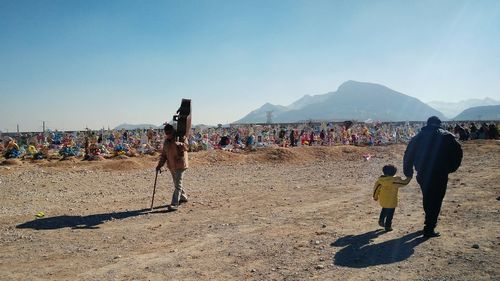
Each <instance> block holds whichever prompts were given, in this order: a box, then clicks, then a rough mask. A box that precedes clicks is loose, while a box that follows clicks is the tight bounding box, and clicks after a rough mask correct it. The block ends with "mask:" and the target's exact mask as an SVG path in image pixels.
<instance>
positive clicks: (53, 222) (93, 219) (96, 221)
mask: <svg viewBox="0 0 500 281" xmlns="http://www.w3.org/2000/svg"><path fill="white" fill-rule="evenodd" d="M163 207H166V206H159V207H155V208H154V209H160V208H163ZM150 211H151V209H149V208H147V209H140V210H133V211H123V212H111V213H103V214H95V215H88V216H66V215H64V216H56V217H49V218H40V219H34V220H32V221H28V222H25V223H22V224H19V225H17V226H16V228H31V229H35V230H50V229H60V228H65V227H69V228H72V229H97V228H99V227H98V225H100V224H103V223H105V222H107V221H111V220H121V219H126V218H130V217H136V216H140V215H146V214H152V213H163V212H167V211H161V210H156V211H153V212H150Z"/></svg>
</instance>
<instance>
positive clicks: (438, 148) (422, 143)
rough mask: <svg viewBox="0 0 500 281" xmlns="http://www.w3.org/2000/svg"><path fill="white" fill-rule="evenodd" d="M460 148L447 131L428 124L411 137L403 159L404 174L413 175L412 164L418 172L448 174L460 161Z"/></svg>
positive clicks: (458, 165)
mask: <svg viewBox="0 0 500 281" xmlns="http://www.w3.org/2000/svg"><path fill="white" fill-rule="evenodd" d="M462 156H463V152H462V148H461V146H460V144H459V143H458V142H457V141H456V140H455V137H454V136H453V135H452V134H451V133H450V132H448V131H446V130H444V129H442V128H440V127H438V126H432V125H428V126H425V127H423V128H422V130H421V131H420V132H419V133H418V134H417V135H416V136H415V137H413V138H412V139H411V141H410V143H409V144H408V147H407V148H406V151H405V155H404V160H403V172H404V174H405V176H407V177H411V176H413V166H415V170H416V171H417V172H418V173H419V174H423V175H431V174H438V173H439V174H449V173H453V172H455V171H456V170H457V169H458V167H460V164H461V163H462Z"/></svg>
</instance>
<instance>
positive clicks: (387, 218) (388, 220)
mask: <svg viewBox="0 0 500 281" xmlns="http://www.w3.org/2000/svg"><path fill="white" fill-rule="evenodd" d="M394 210H396V209H395V208H382V211H380V218H379V219H378V221H379V223H380V224H381V225H383V226H384V227H385V228H391V226H392V217H393V216H394Z"/></svg>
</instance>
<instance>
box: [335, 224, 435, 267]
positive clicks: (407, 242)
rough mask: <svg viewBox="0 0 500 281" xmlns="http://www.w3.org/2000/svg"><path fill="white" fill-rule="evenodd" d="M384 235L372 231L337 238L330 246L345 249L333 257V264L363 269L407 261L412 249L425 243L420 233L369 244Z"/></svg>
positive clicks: (412, 251)
mask: <svg viewBox="0 0 500 281" xmlns="http://www.w3.org/2000/svg"><path fill="white" fill-rule="evenodd" d="M383 233H385V231H384V230H381V229H379V230H374V231H370V232H367V233H364V234H360V235H348V236H345V237H342V238H339V239H338V240H337V241H335V242H333V243H332V244H331V246H334V247H345V248H342V249H341V250H340V251H338V252H337V253H336V254H335V256H334V264H335V265H339V266H345V267H352V268H365V267H369V266H374V265H382V264H390V263H395V262H400V261H404V260H406V259H408V258H409V257H410V256H411V255H413V253H414V252H415V250H414V248H415V247H416V246H418V245H419V244H421V243H422V242H424V241H426V240H427V239H425V238H424V237H422V236H421V235H422V231H416V232H413V233H409V234H407V235H405V236H403V237H401V238H397V239H393V240H389V241H385V242H382V243H379V244H370V242H371V240H372V239H375V238H377V237H379V236H380V235H381V234H383Z"/></svg>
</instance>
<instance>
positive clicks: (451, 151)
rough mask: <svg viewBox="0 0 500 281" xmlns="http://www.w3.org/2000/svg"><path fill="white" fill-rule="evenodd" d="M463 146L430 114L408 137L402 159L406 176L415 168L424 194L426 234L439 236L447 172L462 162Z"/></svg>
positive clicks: (452, 170)
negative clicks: (416, 130) (412, 135)
mask: <svg viewBox="0 0 500 281" xmlns="http://www.w3.org/2000/svg"><path fill="white" fill-rule="evenodd" d="M462 155H463V154H462V148H461V147H460V144H459V143H458V142H457V141H456V140H455V137H454V136H453V135H452V134H451V133H450V132H448V131H446V130H444V129H442V128H441V120H439V118H438V117H436V116H432V117H430V118H429V119H428V120H427V126H425V127H423V128H422V130H421V131H420V132H419V133H418V134H417V135H416V136H415V137H413V138H412V139H411V141H410V143H409V144H408V146H407V148H406V151H405V155H404V160H403V161H404V162H403V172H404V174H405V176H406V177H412V176H413V166H415V170H416V171H417V182H418V184H419V185H420V189H421V190H422V195H423V207H424V211H425V226H424V236H425V237H436V236H439V233H438V232H435V231H434V229H435V227H436V224H437V219H438V216H439V212H440V211H441V204H442V202H443V198H444V195H445V193H446V186H447V184H448V174H449V173H453V172H455V171H456V170H457V169H458V167H460V164H461V162H462Z"/></svg>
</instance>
